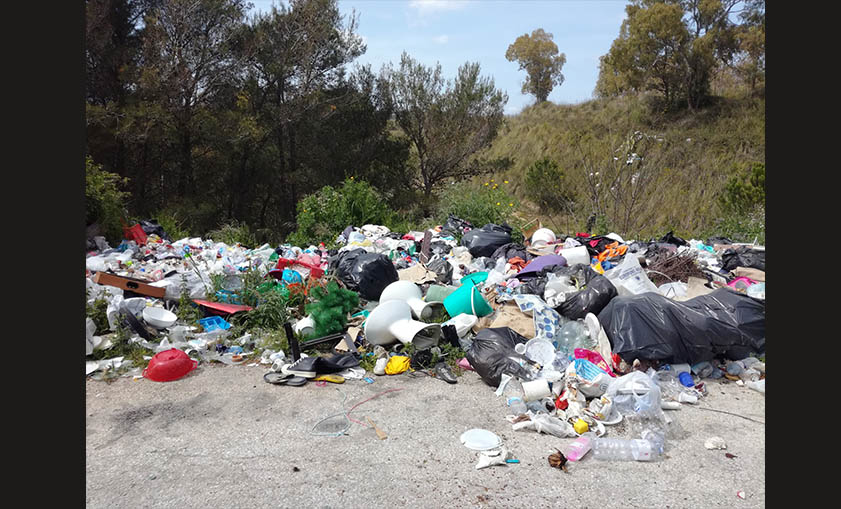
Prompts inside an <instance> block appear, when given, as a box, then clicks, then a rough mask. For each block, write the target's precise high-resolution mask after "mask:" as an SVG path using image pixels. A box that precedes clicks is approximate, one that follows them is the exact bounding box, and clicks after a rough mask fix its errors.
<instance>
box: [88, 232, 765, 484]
mask: <svg viewBox="0 0 841 509" xmlns="http://www.w3.org/2000/svg"><path fill="white" fill-rule="evenodd" d="M85 266H86V274H85V275H86V290H87V301H88V304H93V303H94V302H96V301H99V302H102V301H105V302H107V310H106V313H105V315H106V317H107V322H108V327H107V329H108V330H106V331H102V330H98V328H97V326H96V324H95V323H94V320H93V319H92V317H90V316H89V317H88V318H87V321H86V337H85V345H86V354H87V355H88V356H89V358H91V357H96V358H99V360H89V361H88V362H87V365H86V376H93V377H100V378H102V377H103V376H105V375H106V374H108V373H114V372H115V371H119V372H120V373H121V375H122V376H134V377H137V378H141V377H142V378H147V379H150V380H153V381H170V380H176V379H178V378H181V377H183V376H185V375H187V374H188V373H190V372H191V371H193V370H195V369H196V368H197V366H200V365H201V364H202V363H206V362H211V361H217V362H222V363H225V364H239V363H243V362H251V363H252V365H265V366H266V373H265V376H264V380H265V381H266V382H268V383H273V384H278V385H289V386H301V385H305V384H307V383H309V382H313V381H315V382H320V383H328V382H331V383H342V382H344V381H345V380H347V379H353V380H364V381H365V382H367V383H373V381H374V380H375V379H374V378H371V377H370V376H369V373H372V374H374V375H375V376H393V375H399V374H401V373H414V372H424V373H427V374H429V375H431V376H433V377H436V378H440V379H441V380H443V381H445V382H447V383H449V384H454V383H457V382H458V378H459V375H461V374H462V372H464V371H474V372H475V373H476V374H477V375H478V376H479V377H480V378H481V379H482V380H483V381H484V382H485V384H486V385H487V386H488V387H489V390H494V391H495V393H496V394H497V395H498V396H500V397H501V398H504V400H505V402H506V405H507V408H508V414H509V415H508V416H507V419H508V420H509V422H510V423H511V425H512V429H514V430H526V431H527V430H532V431H535V432H537V433H546V434H550V435H553V436H557V437H563V438H575V439H576V440H575V442H574V443H573V446H571V448H570V449H569V450H568V451H566V453H565V455H564V454H562V453H561V452H560V451H559V452H558V454H559V457H556V458H551V457H550V464H552V465H553V466H558V467H559V468H560V467H562V466H563V464H564V463H565V461H567V460H569V461H577V460H578V459H580V458H581V457H582V456H583V455H584V454H586V453H587V452H588V451H589V450H591V449H592V450H593V451H594V453H593V455H594V456H595V457H597V458H607V459H635V460H650V459H654V458H657V457H659V456H660V455H662V453H663V451H664V450H665V448H666V447H667V439H668V437H669V423H670V419H669V417H668V413H667V412H664V410H666V411H668V410H675V409H678V408H680V406H681V405H684V404H697V403H698V401H699V399H701V398H703V397H704V396H705V394H706V386H705V381H704V380H705V379H720V378H727V379H729V380H732V381H734V382H736V383H737V384H740V385H745V386H746V387H749V388H752V389H755V390H757V391H760V392H763V393H764V391H765V385H764V382H765V363H764V356H765V248H764V246H758V245H754V244H740V243H734V242H732V241H731V240H729V239H727V238H723V237H714V238H710V239H705V240H703V241H701V240H696V239H690V240H684V239H681V238H679V237H677V236H675V235H674V234H673V232H669V233H667V234H666V235H664V236H663V237H661V238H659V239H651V240H649V241H638V240H625V239H623V238H622V237H620V236H619V235H617V234H615V233H611V234H608V235H591V234H588V233H575V234H572V235H558V234H557V233H556V232H554V231H552V230H550V229H548V228H543V227H538V228H536V229H535V231H532V232H528V233H527V238H526V239H525V241H524V242H523V243H517V242H515V241H514V240H513V239H512V229H511V228H510V227H509V226H508V225H505V224H503V225H496V224H488V225H484V226H482V227H478V228H477V227H474V226H473V225H471V224H470V223H469V222H467V221H463V220H461V219H459V218H456V217H452V216H451V217H450V218H449V219H448V221H447V222H446V224H444V225H441V226H439V227H437V228H434V229H429V230H426V231H410V232H406V233H402V232H392V231H390V230H389V229H388V228H386V227H384V226H379V225H363V226H359V227H356V226H348V228H347V229H346V230H345V231H344V232H343V233H342V234H341V235H340V236H339V237H338V238H337V239H336V241H335V243H334V247H333V248H332V249H329V250H328V249H327V248H326V247H325V246H324V245H323V244H319V245H317V246H316V245H310V246H307V247H303V248H302V247H298V246H292V245H281V246H277V247H272V246H270V245H268V244H265V245H262V246H259V247H256V248H246V247H245V246H242V245H239V244H237V245H227V244H224V243H221V242H214V241H213V240H211V239H202V238H185V239H180V240H177V241H173V240H172V239H170V238H169V237H168V236H167V235H166V232H164V231H163V229H162V228H160V226H159V225H157V224H156V223H155V222H154V221H144V222H141V223H139V224H137V225H134V226H133V227H132V228H126V239H125V240H123V242H122V243H121V244H120V245H119V246H117V247H114V248H112V247H110V246H109V245H108V244H107V242H105V239H103V238H101V237H96V238H93V239H91V240H90V241H89V243H88V253H87V255H86V262H85ZM247 277H252V278H255V277H256V278H258V279H259V281H260V284H259V285H258V286H257V289H258V291H257V292H256V294H255V295H252V296H251V297H250V298H249V299H250V301H249V299H246V296H245V295H244V280H245V279H246V278H247ZM272 292H277V293H278V294H280V295H282V296H283V297H284V298H286V299H287V301H288V302H289V307H288V309H287V310H286V311H287V312H288V316H289V319H288V320H287V321H286V323H284V324H283V327H282V332H283V334H285V337H286V339H287V340H288V344H289V348H288V349H289V351H288V352H284V351H283V350H275V349H272V348H267V347H266V345H267V343H266V341H265V338H264V337H261V336H262V334H263V331H248V332H246V333H243V334H242V335H238V334H234V335H232V334H231V330H232V325H231V321H232V319H233V317H236V316H243V314H247V313H252V312H255V311H258V310H260V307H261V306H268V304H267V302H268V296H269V295H271V294H272ZM292 295H298V296H299V297H301V296H302V297H301V298H300V302H298V304H297V305H292V304H291V300H289V299H290V296H292ZM185 307H189V308H191V309H192V311H194V312H197V313H199V315H201V316H202V318H200V319H198V320H197V321H198V325H199V326H196V325H195V322H193V323H190V322H189V321H187V320H184V319H182V318H179V315H183V311H184V310H185V309H186V308H185ZM118 328H119V329H121V330H129V331H130V335H131V337H130V338H128V339H127V342H128V343H129V344H132V345H135V346H140V347H143V348H146V349H148V353H149V355H147V356H144V360H146V361H148V366H146V367H145V369H143V370H142V371H141V367H140V366H133V365H132V363H131V361H130V360H127V359H125V358H124V357H112V358H105V359H103V358H102V357H107V355H103V354H102V352H107V350H108V349H109V348H112V347H113V344H114V342H115V340H114V339H113V335H114V334H113V331H116V330H118ZM103 332H104V333H105V334H103ZM269 332H271V331H269ZM274 332H275V333H278V332H279V331H274ZM97 334H99V335H97ZM234 336H238V337H234ZM325 346H326V347H328V350H329V352H328V353H325V354H323V355H322V354H319V353H314V350H313V349H314V348H315V347H322V348H321V350H323V349H324V348H323V347H325ZM306 352H309V355H308V354H307V353H306ZM258 356H259V359H258V358H257V357H258ZM623 421H624V422H625V423H626V424H627V425H629V426H630V427H631V429H632V430H633V432H634V434H635V435H636V436H637V437H638V438H634V439H632V440H627V441H622V440H619V439H609V438H605V437H604V435H605V433H606V429H607V427H609V426H613V425H616V424H618V423H619V422H623ZM470 431H471V433H466V434H465V435H466V436H463V437H462V440H463V442H464V443H465V445H466V446H468V447H471V448H473V449H474V450H477V451H481V454H480V462H479V465H477V468H484V467H486V466H490V465H494V464H505V463H506V462H508V463H510V462H512V461H513V460H511V458H508V457H507V453H505V452H504V451H502V449H500V443H498V441H497V440H496V439H495V438H494V436H489V435H488V433H489V432H487V433H486V432H485V430H470ZM490 435H493V434H492V433H491V434H490ZM477 444H478V445H477ZM501 451H502V452H501ZM559 458H560V459H559Z"/></svg>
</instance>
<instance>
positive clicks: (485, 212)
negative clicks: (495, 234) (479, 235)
mask: <svg viewBox="0 0 841 509" xmlns="http://www.w3.org/2000/svg"><path fill="white" fill-rule="evenodd" d="M507 186H508V181H506V180H503V181H502V182H496V181H495V179H490V180H488V181H487V182H482V183H480V184H478V185H477V184H472V183H466V182H465V183H459V184H456V185H453V186H449V187H447V188H446V189H445V190H444V192H443V193H441V196H440V197H439V199H438V211H437V219H438V221H439V224H444V223H445V222H446V221H447V217H448V216H449V214H453V215H454V216H456V217H458V218H459V219H463V220H465V221H470V222H471V223H472V224H473V225H474V226H475V227H476V228H480V227H482V226H484V225H486V224H488V223H493V224H502V223H504V222H509V221H511V220H512V219H513V218H514V213H515V212H516V210H517V207H518V205H519V201H518V200H517V199H516V198H515V197H514V196H513V195H512V194H510V193H509V192H508V191H507V190H506V189H505V188H506V187H507Z"/></svg>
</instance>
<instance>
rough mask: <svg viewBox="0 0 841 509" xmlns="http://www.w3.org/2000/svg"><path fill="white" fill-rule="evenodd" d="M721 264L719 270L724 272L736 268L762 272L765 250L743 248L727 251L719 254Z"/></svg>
mask: <svg viewBox="0 0 841 509" xmlns="http://www.w3.org/2000/svg"><path fill="white" fill-rule="evenodd" d="M721 262H722V266H721V268H722V269H724V270H726V271H731V270H734V269H736V267H745V268H750V269H759V270H762V271H764V270H765V250H763V249H750V248H747V247H743V246H740V247H737V248H735V249H728V250H726V251H724V253H722V254H721Z"/></svg>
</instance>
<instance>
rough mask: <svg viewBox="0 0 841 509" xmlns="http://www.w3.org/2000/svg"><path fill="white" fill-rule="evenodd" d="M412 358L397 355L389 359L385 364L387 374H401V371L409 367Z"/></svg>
mask: <svg viewBox="0 0 841 509" xmlns="http://www.w3.org/2000/svg"><path fill="white" fill-rule="evenodd" d="M410 361H411V359H409V358H408V357H404V356H402V355H395V356H394V357H392V358H390V359H389V360H388V363H387V364H386V365H385V374H386V375H399V374H400V373H402V372H404V371H406V370H407V369H409V362H410Z"/></svg>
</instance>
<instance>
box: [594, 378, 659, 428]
mask: <svg viewBox="0 0 841 509" xmlns="http://www.w3.org/2000/svg"><path fill="white" fill-rule="evenodd" d="M606 395H607V397H608V399H610V400H611V401H613V407H614V408H615V409H616V410H617V411H619V412H620V413H621V414H622V415H625V416H632V415H635V416H639V417H654V418H658V419H660V418H664V416H663V410H662V408H661V406H660V404H661V401H660V399H661V398H660V386H659V385H658V384H657V381H656V380H654V379H653V378H652V377H651V376H649V375H647V374H646V373H643V372H642V371H632V372H630V373H628V374H627V375H623V376H620V377H619V378H614V379H612V381H611V383H610V385H609V386H608V388H607V392H606Z"/></svg>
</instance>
